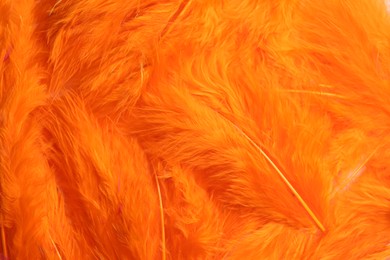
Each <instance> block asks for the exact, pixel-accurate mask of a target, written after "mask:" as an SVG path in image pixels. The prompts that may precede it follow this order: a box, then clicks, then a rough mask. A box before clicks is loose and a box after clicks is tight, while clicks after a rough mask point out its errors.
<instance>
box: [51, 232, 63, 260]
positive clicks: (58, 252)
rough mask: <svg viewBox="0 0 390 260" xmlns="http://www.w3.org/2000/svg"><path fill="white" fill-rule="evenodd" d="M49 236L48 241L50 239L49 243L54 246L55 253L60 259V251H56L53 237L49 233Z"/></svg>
mask: <svg viewBox="0 0 390 260" xmlns="http://www.w3.org/2000/svg"><path fill="white" fill-rule="evenodd" d="M49 238H50V241H51V243H52V244H53V246H54V249H55V250H56V253H57V255H58V258H59V259H60V260H62V257H61V254H60V251H58V248H57V246H56V244H55V243H54V241H53V238H52V237H51V235H50V234H49Z"/></svg>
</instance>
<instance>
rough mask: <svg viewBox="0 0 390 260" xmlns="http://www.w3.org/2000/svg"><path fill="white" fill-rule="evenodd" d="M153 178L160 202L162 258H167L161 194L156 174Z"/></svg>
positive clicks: (164, 259)
mask: <svg viewBox="0 0 390 260" xmlns="http://www.w3.org/2000/svg"><path fill="white" fill-rule="evenodd" d="M154 178H155V180H156V185H157V192H158V200H159V203H160V217H161V236H162V259H163V260H166V259H167V254H166V243H165V221H164V208H163V203H162V196H161V190H160V183H159V180H158V177H157V174H155V175H154Z"/></svg>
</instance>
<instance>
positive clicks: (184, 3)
mask: <svg viewBox="0 0 390 260" xmlns="http://www.w3.org/2000/svg"><path fill="white" fill-rule="evenodd" d="M190 2H191V0H183V1H182V2H181V3H180V5H179V8H177V10H176V12H175V13H174V14H173V15H172V16H171V17H170V18H169V20H168V23H167V25H166V26H165V28H164V29H163V31H162V32H161V38H163V37H164V36H165V35H166V34H168V33H169V31H170V30H171V29H172V24H173V23H174V22H175V21H176V20H177V18H179V16H180V14H182V13H184V12H185V10H186V9H187V8H188V6H189V3H190Z"/></svg>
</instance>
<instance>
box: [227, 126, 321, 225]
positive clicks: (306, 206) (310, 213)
mask: <svg viewBox="0 0 390 260" xmlns="http://www.w3.org/2000/svg"><path fill="white" fill-rule="evenodd" d="M229 122H230V121H229ZM232 124H233V123H232ZM233 125H234V124H233ZM234 126H235V127H236V129H237V130H238V131H239V132H240V133H241V134H242V135H243V136H244V137H245V138H246V139H247V140H248V141H249V142H250V143H251V144H252V145H253V146H254V147H255V148H256V149H257V150H258V151H259V152H260V153H261V154H262V155H263V156H264V158H265V159H266V160H267V161H268V163H269V164H271V166H272V167H273V168H274V169H275V171H276V172H277V173H278V175H279V176H280V178H281V179H282V180H283V182H284V183H285V184H286V185H287V187H288V188H289V189H290V190H291V192H292V193H293V194H294V195H295V197H296V198H297V199H298V201H299V202H300V203H301V205H302V206H303V208H304V209H305V210H306V211H307V213H308V214H309V215H310V217H311V218H312V219H313V221H314V222H315V223H316V224H317V226H318V227H319V228H320V230H321V231H322V232H325V227H324V225H323V224H322V223H321V221H320V220H319V219H318V218H317V216H316V215H315V214H314V212H313V211H312V210H311V209H310V207H309V206H308V205H307V203H306V202H305V201H304V200H303V198H302V197H301V195H299V193H298V192H297V190H296V189H295V188H294V187H293V186H292V185H291V183H290V182H289V181H288V179H287V178H286V177H285V176H284V174H283V173H282V171H281V170H280V169H279V168H278V167H277V166H276V164H275V163H274V162H273V161H272V160H271V158H270V157H269V156H268V155H267V154H266V153H265V152H264V151H263V149H261V148H260V147H259V146H258V145H257V144H256V143H255V142H254V141H253V140H252V139H251V138H250V137H249V136H248V135H246V134H245V133H244V131H242V130H241V129H240V128H238V127H237V126H236V125H234Z"/></svg>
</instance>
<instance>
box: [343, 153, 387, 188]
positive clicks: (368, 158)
mask: <svg viewBox="0 0 390 260" xmlns="http://www.w3.org/2000/svg"><path fill="white" fill-rule="evenodd" d="M379 147H380V145H378V146H377V147H376V148H375V149H374V151H372V152H371V153H370V154H369V155H368V156H367V158H366V159H365V160H364V162H363V163H362V164H361V165H360V166H359V167H357V168H356V169H355V170H354V171H353V173H352V174H350V175H349V176H348V178H347V179H346V180H344V181H343V182H342V183H341V184H340V186H339V187H340V188H339V189H337V192H338V191H340V190H343V189H344V188H345V187H346V186H347V185H348V184H350V183H351V182H352V181H353V180H354V179H356V178H357V177H358V175H359V172H360V171H361V170H362V169H363V167H364V166H365V165H366V164H367V162H368V161H369V160H371V158H372V157H373V156H374V154H375V153H376V152H377V151H378V149H379Z"/></svg>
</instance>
